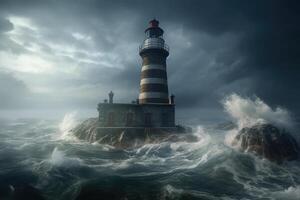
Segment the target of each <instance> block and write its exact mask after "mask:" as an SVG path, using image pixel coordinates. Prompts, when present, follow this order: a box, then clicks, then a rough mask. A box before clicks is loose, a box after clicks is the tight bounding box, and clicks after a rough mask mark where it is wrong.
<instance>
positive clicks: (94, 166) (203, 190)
mask: <svg viewBox="0 0 300 200" xmlns="http://www.w3.org/2000/svg"><path fill="white" fill-rule="evenodd" d="M231 101H232V99H231ZM235 103H236V102H235ZM235 106H236V105H235ZM243 106H244V105H243ZM251 106H253V105H251ZM229 107H230V105H229ZM229 107H227V110H230V108H229ZM243 108H244V107H243ZM246 110H249V109H246ZM273 111H274V110H273ZM247 112H248V111H247ZM274 112H275V111H274ZM273 114H274V113H273ZM239 117H240V116H239ZM255 117H258V115H255ZM75 118H76V117H75V116H74V114H72V113H71V114H70V113H67V114H66V115H65V117H63V118H62V119H57V120H45V119H14V120H1V121H0V199H1V200H2V199H3V200H4V199H14V198H15V199H16V198H17V199H33V200H34V199H49V200H89V199H120V200H121V199H122V200H131V199H134V200H138V199H141V200H142V199H143V200H144V199H145V200H180V199H182V200H188V199H199V200H200V199H203V200H206V199H207V200H240V199H242V200H247V199H265V200H285V199H286V200H299V199H300V162H299V161H292V162H286V163H283V164H276V163H273V162H270V161H268V160H266V159H263V158H259V157H257V156H255V155H253V154H251V153H245V152H242V151H240V150H239V149H238V148H236V147H233V146H231V145H230V141H231V140H232V137H233V136H234V132H235V131H236V130H235V129H234V128H228V127H227V126H224V125H216V124H206V125H201V124H199V125H196V126H194V127H193V131H192V132H191V133H188V134H193V135H195V136H196V137H197V140H195V141H193V142H185V141H182V142H160V143H156V144H145V145H144V146H141V147H136V148H131V149H117V148H114V147H113V146H109V145H105V144H99V143H97V142H94V143H89V142H87V141H82V140H78V139H77V138H76V137H75V136H74V135H72V131H71V130H72V128H74V127H75V126H76V125H77V124H78V123H79V122H78V120H76V119H75ZM277 118H278V117H277ZM18 192H19V193H20V194H19V195H17V193H18ZM14 194H15V195H16V196H17V197H14Z"/></svg>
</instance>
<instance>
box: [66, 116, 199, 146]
mask: <svg viewBox="0 0 300 200" xmlns="http://www.w3.org/2000/svg"><path fill="white" fill-rule="evenodd" d="M72 132H73V134H74V135H75V136H77V137H78V138H79V139H82V140H87V141H89V142H98V143H100V144H108V145H111V146H114V147H117V148H135V147H140V146H143V145H145V144H149V143H160V142H166V141H170V142H178V141H187V142H195V141H197V137H196V136H194V135H192V134H187V133H191V132H192V130H191V128H187V127H182V126H176V127H174V128H118V127H115V128H111V127H109V128H107V127H101V126H99V123H98V120H97V118H90V119H87V120H85V121H83V122H82V123H81V124H79V125H78V126H77V127H75V128H74V129H73V130H72Z"/></svg>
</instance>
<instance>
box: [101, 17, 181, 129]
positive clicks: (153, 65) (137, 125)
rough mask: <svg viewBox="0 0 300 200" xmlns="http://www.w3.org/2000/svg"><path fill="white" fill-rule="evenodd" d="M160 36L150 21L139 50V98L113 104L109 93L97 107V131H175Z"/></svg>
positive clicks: (154, 22)
mask: <svg viewBox="0 0 300 200" xmlns="http://www.w3.org/2000/svg"><path fill="white" fill-rule="evenodd" d="M163 34H164V31H163V30H162V29H161V28H160V27H159V22H158V21H157V20H156V19H153V20H151V21H150V22H149V25H148V28H147V29H146V30H145V39H144V41H143V43H142V44H141V46H140V48H139V55H140V56H141V58H142V67H141V80H140V90H139V96H138V98H137V100H136V101H132V102H131V103H130V104H129V103H116V102H115V101H114V100H113V97H114V93H113V92H112V91H111V92H110V93H109V94H108V97H109V101H108V102H107V100H104V102H103V103H99V104H98V107H97V109H98V112H99V118H98V128H102V129H107V130H109V131H111V130H117V129H120V130H126V131H128V130H131V131H133V130H136V131H137V132H139V131H140V130H144V129H148V128H152V129H153V128H155V129H156V130H162V129H163V130H177V129H176V125H175V101H174V97H175V96H174V95H171V96H170V98H169V90H168V79H167V65H166V59H167V57H168V56H169V47H168V46H167V45H166V44H165V40H164V39H163ZM133 99H136V98H133ZM169 99H170V100H169ZM112 128H113V129H112Z"/></svg>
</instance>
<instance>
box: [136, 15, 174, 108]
mask: <svg viewBox="0 0 300 200" xmlns="http://www.w3.org/2000/svg"><path fill="white" fill-rule="evenodd" d="M163 33H164V31H163V30H162V29H161V28H160V27H159V22H158V21H157V20H155V19H153V20H151V21H150V22H149V27H148V28H147V29H146V30H145V34H146V38H145V40H144V42H143V44H142V45H141V46H140V56H141V57H142V60H143V64H142V72H141V82H140V94H139V103H140V104H147V103H162V104H164V103H166V104H167V103H169V93H168V81H167V70H166V58H167V57H168V55H169V47H168V46H167V45H166V44H165V41H164V39H163Z"/></svg>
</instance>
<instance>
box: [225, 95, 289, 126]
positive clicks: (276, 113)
mask: <svg viewBox="0 0 300 200" xmlns="http://www.w3.org/2000/svg"><path fill="white" fill-rule="evenodd" d="M223 105H224V109H225V111H226V112H227V113H228V114H229V115H230V116H231V117H232V118H233V119H234V120H235V121H236V122H237V125H238V127H239V128H240V129H241V128H243V127H250V126H253V125H254V124H257V123H270V124H274V125H277V126H279V127H285V128H291V127H292V126H293V120H292V117H291V114H290V113H289V111H288V110H286V109H284V108H281V107H276V108H274V109H272V108H271V107H270V106H269V105H267V104H266V103H265V102H263V101H262V100H261V99H260V98H258V97H254V98H253V99H251V98H243V97H241V96H239V95H237V94H231V95H229V96H228V97H226V98H225V99H224V100H223Z"/></svg>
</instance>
